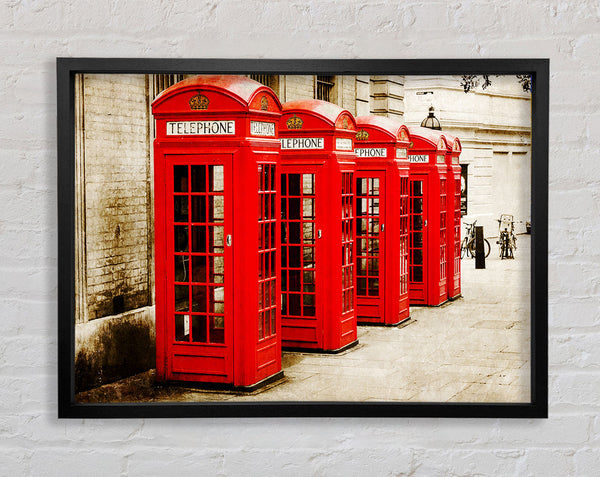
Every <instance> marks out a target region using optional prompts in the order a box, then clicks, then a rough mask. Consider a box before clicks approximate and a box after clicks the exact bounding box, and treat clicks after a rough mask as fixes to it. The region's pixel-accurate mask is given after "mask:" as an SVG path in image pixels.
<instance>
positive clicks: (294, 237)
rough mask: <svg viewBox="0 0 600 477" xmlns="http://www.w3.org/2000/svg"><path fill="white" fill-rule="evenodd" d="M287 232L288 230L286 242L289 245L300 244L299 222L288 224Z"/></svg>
mask: <svg viewBox="0 0 600 477" xmlns="http://www.w3.org/2000/svg"><path fill="white" fill-rule="evenodd" d="M288 230H289V237H288V242H289V243H301V242H302V240H301V237H300V222H290V223H289V224H288Z"/></svg>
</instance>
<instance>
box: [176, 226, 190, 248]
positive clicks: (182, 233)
mask: <svg viewBox="0 0 600 477" xmlns="http://www.w3.org/2000/svg"><path fill="white" fill-rule="evenodd" d="M174 245H175V247H174V248H175V252H187V251H188V228H187V226H184V225H176V226H175V243H174Z"/></svg>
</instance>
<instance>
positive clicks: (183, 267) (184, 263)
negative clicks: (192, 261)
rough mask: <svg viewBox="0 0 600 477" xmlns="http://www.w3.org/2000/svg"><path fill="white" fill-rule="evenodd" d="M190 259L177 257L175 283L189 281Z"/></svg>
mask: <svg viewBox="0 0 600 477" xmlns="http://www.w3.org/2000/svg"><path fill="white" fill-rule="evenodd" d="M188 262H189V257H188V256H187V255H175V281H176V282H187V281H188V268H189V263H188Z"/></svg>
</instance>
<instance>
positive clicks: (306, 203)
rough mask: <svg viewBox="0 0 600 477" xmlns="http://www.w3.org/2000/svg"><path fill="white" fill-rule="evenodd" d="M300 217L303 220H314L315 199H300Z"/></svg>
mask: <svg viewBox="0 0 600 477" xmlns="http://www.w3.org/2000/svg"><path fill="white" fill-rule="evenodd" d="M302 216H303V217H304V218H305V219H314V218H315V199H312V198H310V199H302Z"/></svg>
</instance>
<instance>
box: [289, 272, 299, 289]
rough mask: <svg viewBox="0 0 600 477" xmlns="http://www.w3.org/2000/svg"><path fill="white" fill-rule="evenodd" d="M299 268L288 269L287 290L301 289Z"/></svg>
mask: <svg viewBox="0 0 600 477" xmlns="http://www.w3.org/2000/svg"><path fill="white" fill-rule="evenodd" d="M300 273H301V272H300V270H290V271H289V281H288V290H289V291H301V290H302V288H301V287H302V282H301V281H300Z"/></svg>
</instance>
